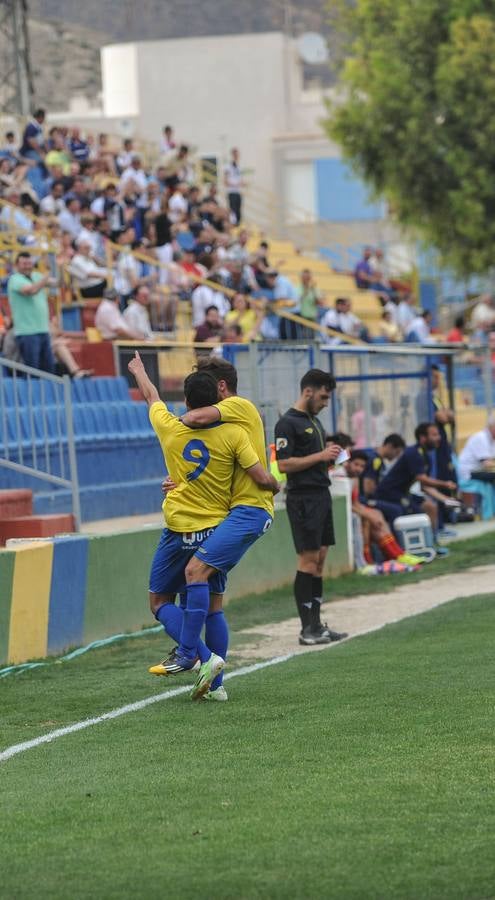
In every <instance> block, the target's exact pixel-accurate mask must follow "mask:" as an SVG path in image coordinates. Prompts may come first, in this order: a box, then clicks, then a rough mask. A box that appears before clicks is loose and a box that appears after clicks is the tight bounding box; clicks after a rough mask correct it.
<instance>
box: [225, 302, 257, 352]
mask: <svg viewBox="0 0 495 900" xmlns="http://www.w3.org/2000/svg"><path fill="white" fill-rule="evenodd" d="M262 320H263V311H262V310H261V309H260V308H257V309H251V307H250V305H249V300H248V298H247V297H246V295H245V294H235V295H234V297H233V299H232V309H231V310H230V311H229V312H228V313H227V314H226V316H225V325H228V326H230V325H236V326H239V329H240V332H238V334H237V338H238V340H240V341H241V342H242V343H248V342H249V341H255V340H256V339H257V337H258V336H259V331H260V327H261V322H262Z"/></svg>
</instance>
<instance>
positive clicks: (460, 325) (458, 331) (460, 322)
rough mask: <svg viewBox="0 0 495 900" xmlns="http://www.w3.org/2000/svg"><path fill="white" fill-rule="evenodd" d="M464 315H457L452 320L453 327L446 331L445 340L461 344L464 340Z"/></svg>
mask: <svg viewBox="0 0 495 900" xmlns="http://www.w3.org/2000/svg"><path fill="white" fill-rule="evenodd" d="M465 324H466V323H465V319H464V316H457V317H456V319H455V321H454V327H453V328H451V329H450V331H449V332H448V333H447V341H448V342H449V344H463V343H464V341H465V339H466V338H465V335H464V326H465Z"/></svg>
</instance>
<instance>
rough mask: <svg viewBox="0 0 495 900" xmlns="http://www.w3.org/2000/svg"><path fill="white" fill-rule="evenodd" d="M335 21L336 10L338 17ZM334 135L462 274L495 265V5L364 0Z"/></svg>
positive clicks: (465, 0)
mask: <svg viewBox="0 0 495 900" xmlns="http://www.w3.org/2000/svg"><path fill="white" fill-rule="evenodd" d="M334 9H335V5H334ZM338 23H339V27H340V28H341V29H342V30H347V33H348V36H349V45H348V51H349V55H348V56H347V58H346V60H345V62H344V64H343V69H342V86H343V88H344V90H343V93H342V96H341V97H340V99H339V100H338V101H336V102H334V103H332V104H330V105H329V118H328V121H327V123H326V127H327V130H328V132H329V134H330V135H331V137H332V138H334V139H335V140H337V142H338V143H339V144H340V145H341V146H342V148H343V153H344V156H345V158H346V159H347V160H348V161H349V162H350V163H351V165H352V166H353V168H354V169H355V171H356V172H357V173H358V174H360V175H361V176H362V177H364V179H365V181H366V182H367V183H368V184H369V185H370V186H371V188H372V190H373V192H374V193H376V194H377V195H382V196H385V197H386V198H387V199H388V201H389V203H390V205H391V208H392V209H393V211H394V214H395V215H396V217H397V219H398V220H399V221H400V222H402V223H403V224H406V225H412V226H415V227H416V228H417V229H418V231H419V233H420V234H421V235H422V236H423V238H424V239H425V240H427V241H428V242H429V243H431V244H433V245H434V246H435V247H437V248H438V249H439V250H440V252H441V254H442V256H443V257H444V259H445V261H446V262H447V263H449V264H450V265H452V266H453V267H454V268H455V269H456V270H457V271H458V272H459V273H461V274H470V273H475V272H477V273H483V272H486V271H487V270H488V269H490V268H491V267H492V266H493V265H494V262H495V2H489V0H355V2H354V3H353V4H352V5H349V4H347V3H343V4H342V5H341V13H340V16H339V19H338Z"/></svg>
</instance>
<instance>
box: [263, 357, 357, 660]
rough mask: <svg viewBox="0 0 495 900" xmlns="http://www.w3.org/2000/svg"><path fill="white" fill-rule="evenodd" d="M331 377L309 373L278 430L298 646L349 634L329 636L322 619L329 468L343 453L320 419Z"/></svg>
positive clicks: (330, 539) (330, 533) (330, 538)
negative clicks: (293, 560)
mask: <svg viewBox="0 0 495 900" xmlns="http://www.w3.org/2000/svg"><path fill="white" fill-rule="evenodd" d="M335 387H336V382H335V378H334V377H333V375H330V374H329V373H328V372H323V371H322V370H321V369H310V370H309V372H306V374H305V375H304V376H303V378H302V379H301V395H300V397H299V400H298V401H297V402H296V403H295V404H294V406H292V407H291V408H290V409H288V410H287V412H286V413H285V415H284V416H282V418H281V419H279V420H278V422H277V424H276V426H275V452H276V456H277V463H278V467H279V469H280V471H281V472H284V473H285V474H286V475H287V514H288V516H289V521H290V524H291V528H292V536H293V538H294V544H295V547H296V553H297V572H296V578H295V581H294V595H295V598H296V604H297V611H298V613H299V616H300V619H301V633H300V635H299V643H300V644H329V643H330V642H331V641H340V640H341V639H342V638H344V637H347V634H338V633H337V632H336V631H330V629H329V628H328V626H327V625H326V624H323V623H322V622H321V619H320V606H321V603H322V594H323V568H324V565H325V558H326V555H327V552H328V548H329V547H330V546H331V545H332V544H334V543H335V538H334V530H333V518H332V499H331V497H330V491H329V486H330V479H329V477H328V467H329V465H331V464H332V463H333V462H335V460H336V459H337V457H338V455H339V453H340V451H341V448H340V447H339V446H337V444H330V443H327V436H326V432H325V429H324V428H323V425H322V424H321V422H320V420H319V419H318V418H317V415H318V413H319V412H321V410H322V409H324V408H325V407H326V406H328V401H329V399H330V394H331V392H332V391H333V390H335Z"/></svg>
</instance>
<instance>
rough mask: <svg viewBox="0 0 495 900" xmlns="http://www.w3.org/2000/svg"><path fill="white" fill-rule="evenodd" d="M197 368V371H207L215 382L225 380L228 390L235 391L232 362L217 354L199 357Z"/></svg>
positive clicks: (234, 370) (235, 382) (235, 371)
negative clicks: (203, 357)
mask: <svg viewBox="0 0 495 900" xmlns="http://www.w3.org/2000/svg"><path fill="white" fill-rule="evenodd" d="M197 370H198V372H209V373H210V375H212V376H213V378H214V379H215V381H216V382H217V383H218V382H219V381H225V384H226V385H227V387H228V389H229V391H232V393H233V394H235V393H236V391H237V370H236V368H235V366H233V365H232V363H229V362H227V360H226V359H222V358H221V357H217V356H213V357H206V358H205V359H199V360H198V364H197ZM215 403H216V400H215Z"/></svg>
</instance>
